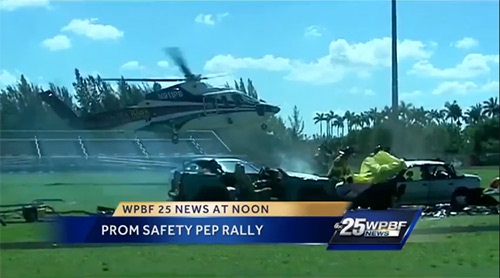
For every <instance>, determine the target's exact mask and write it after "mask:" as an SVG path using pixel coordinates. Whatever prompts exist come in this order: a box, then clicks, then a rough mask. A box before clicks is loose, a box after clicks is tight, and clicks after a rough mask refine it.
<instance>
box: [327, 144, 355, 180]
mask: <svg viewBox="0 0 500 278" xmlns="http://www.w3.org/2000/svg"><path fill="white" fill-rule="evenodd" d="M353 154H354V149H353V148H351V147H346V148H344V149H342V150H340V151H339V154H338V155H337V156H336V157H335V158H334V159H333V161H332V163H331V165H330V168H329V169H328V174H327V177H328V178H329V179H330V181H331V183H332V184H337V183H338V182H340V181H341V180H343V179H345V178H347V177H348V176H349V175H351V170H350V169H349V158H350V157H351V156H352V155H353Z"/></svg>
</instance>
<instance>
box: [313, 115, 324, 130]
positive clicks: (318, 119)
mask: <svg viewBox="0 0 500 278" xmlns="http://www.w3.org/2000/svg"><path fill="white" fill-rule="evenodd" d="M313 120H314V124H315V125H316V124H319V135H320V136H323V121H325V114H324V113H319V112H318V113H316V116H314V118H313Z"/></svg>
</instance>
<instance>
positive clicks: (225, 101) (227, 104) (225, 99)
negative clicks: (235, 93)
mask: <svg viewBox="0 0 500 278" xmlns="http://www.w3.org/2000/svg"><path fill="white" fill-rule="evenodd" d="M220 99H221V101H222V105H224V106H229V101H228V100H227V97H226V96H221V97H220Z"/></svg>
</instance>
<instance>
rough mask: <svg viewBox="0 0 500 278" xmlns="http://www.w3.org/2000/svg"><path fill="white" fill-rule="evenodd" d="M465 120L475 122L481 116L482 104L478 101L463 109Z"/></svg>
mask: <svg viewBox="0 0 500 278" xmlns="http://www.w3.org/2000/svg"><path fill="white" fill-rule="evenodd" d="M465 115H466V118H465V122H466V123H468V124H477V123H478V122H480V121H481V120H482V117H483V106H482V105H481V104H480V103H477V104H476V105H473V106H471V107H469V109H467V111H465Z"/></svg>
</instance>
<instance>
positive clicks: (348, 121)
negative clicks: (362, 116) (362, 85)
mask: <svg viewBox="0 0 500 278" xmlns="http://www.w3.org/2000/svg"><path fill="white" fill-rule="evenodd" d="M353 116H354V113H352V112H351V111H349V110H347V111H345V113H344V121H345V122H346V126H347V133H349V132H350V131H351V129H352V123H351V121H352V119H353Z"/></svg>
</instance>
